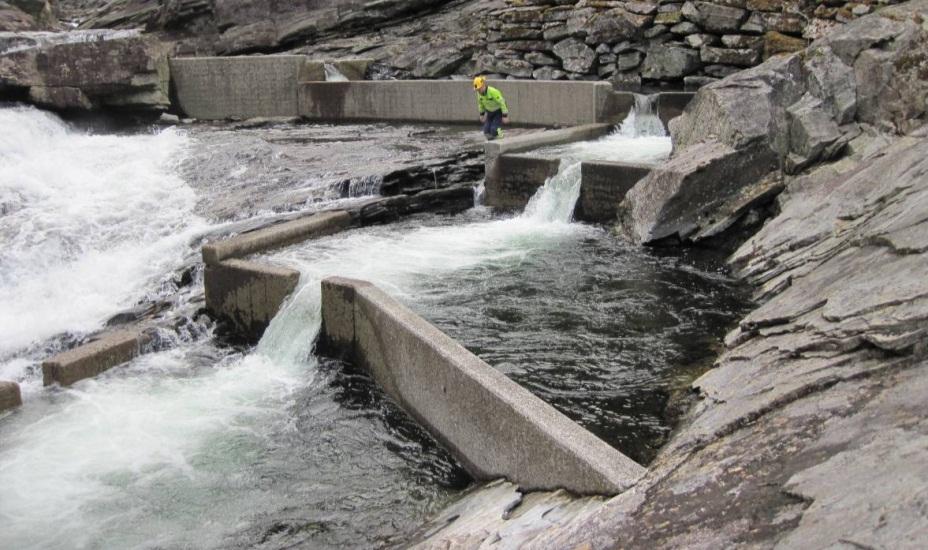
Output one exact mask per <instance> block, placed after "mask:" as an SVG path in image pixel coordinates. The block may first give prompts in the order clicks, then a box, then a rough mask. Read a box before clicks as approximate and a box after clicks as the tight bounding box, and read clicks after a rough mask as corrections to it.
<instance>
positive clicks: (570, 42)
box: [476, 0, 895, 90]
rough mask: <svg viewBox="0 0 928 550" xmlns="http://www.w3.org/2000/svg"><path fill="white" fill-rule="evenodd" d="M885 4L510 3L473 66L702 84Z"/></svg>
mask: <svg viewBox="0 0 928 550" xmlns="http://www.w3.org/2000/svg"><path fill="white" fill-rule="evenodd" d="M890 3H895V2H892V1H880V2H877V1H875V0H874V1H864V2H843V1H837V2H827V3H824V2H810V1H801V0H787V1H770V0H710V1H702V2H698V1H696V2H694V1H684V0H661V1H659V2H658V1H655V0H651V1H648V0H644V1H608V2H594V1H586V0H574V1H571V0H567V1H564V0H531V1H528V2H525V1H521V0H509V1H508V2H507V4H509V6H508V7H506V8H504V9H500V10H494V11H491V12H490V13H489V14H488V17H487V20H486V27H487V29H488V34H487V41H488V44H487V51H486V52H485V53H480V54H477V56H476V60H477V70H478V71H481V72H491V73H494V72H495V73H501V74H505V75H511V76H514V77H518V78H535V79H539V80H546V79H563V78H569V79H585V78H599V79H604V80H605V79H609V80H611V81H612V82H613V83H614V84H615V86H616V87H617V88H620V89H630V90H638V89H640V88H641V86H642V84H643V83H644V84H645V85H647V84H655V85H666V84H671V83H676V85H677V86H679V85H680V83H683V84H685V85H686V86H687V87H690V88H698V87H699V86H701V85H703V84H706V83H708V82H711V81H714V80H716V79H718V78H722V77H725V76H728V75H730V74H733V73H735V72H737V71H740V70H741V69H744V68H746V67H753V66H755V65H757V64H759V63H760V62H761V61H762V60H765V59H768V58H770V57H771V56H774V55H777V54H781V53H788V52H794V51H798V50H801V49H803V48H805V47H806V45H807V44H808V42H809V41H810V40H814V39H816V38H818V37H820V36H822V35H823V34H825V33H826V32H828V31H829V30H830V29H833V28H834V27H836V26H839V25H841V24H842V23H847V22H850V21H852V20H854V19H855V18H856V17H858V16H860V15H865V14H868V13H870V12H871V11H872V10H873V9H874V8H876V7H879V6H881V5H885V4H890Z"/></svg>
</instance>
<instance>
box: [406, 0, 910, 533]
mask: <svg viewBox="0 0 928 550" xmlns="http://www.w3.org/2000/svg"><path fill="white" fill-rule="evenodd" d="M925 21H928V0H917V1H913V2H909V3H907V4H905V5H902V6H897V7H894V8H888V9H886V10H883V11H881V12H879V14H877V15H872V16H869V17H867V18H864V19H861V20H860V21H858V22H855V23H851V24H849V25H848V26H847V27H846V28H844V29H842V30H839V31H838V32H836V33H834V34H831V35H829V36H828V37H826V38H823V39H821V40H819V41H816V42H815V43H813V44H812V45H811V47H810V48H809V49H808V50H806V51H804V52H802V53H800V54H797V55H792V56H789V57H785V58H778V59H771V60H769V61H768V62H766V63H765V64H763V65H761V66H760V67H757V68H756V69H752V70H749V71H745V72H743V73H740V74H738V75H734V76H732V77H729V78H727V79H725V80H723V81H721V82H719V83H717V84H712V85H710V86H707V87H705V88H703V89H702V90H701V91H700V92H699V93H698V94H697V96H696V98H695V101H694V103H693V104H691V106H690V107H689V108H688V110H687V112H686V114H685V115H684V117H683V118H682V119H681V120H679V122H678V123H677V124H675V125H674V130H675V131H674V135H673V137H674V141H675V146H676V147H677V150H676V153H675V156H674V158H673V159H671V160H670V161H669V162H668V163H667V166H665V168H664V174H663V175H661V174H655V173H652V175H651V176H649V177H648V178H645V179H644V180H643V181H642V182H640V183H639V184H638V186H637V187H636V188H635V189H634V190H633V192H632V195H631V196H630V197H629V199H628V200H627V201H626V203H627V204H626V206H627V207H628V208H627V210H626V214H625V219H624V222H625V225H626V226H627V227H628V228H630V233H631V235H633V236H634V237H636V238H637V239H638V240H640V241H653V240H655V239H661V238H662V237H663V235H665V234H671V233H672V234H675V235H676V236H677V237H683V238H686V239H694V238H699V237H700V236H701V235H705V233H706V232H707V231H708V230H709V229H711V228H717V229H718V228H721V227H722V226H724V225H726V224H725V223H722V221H721V218H717V219H715V220H714V221H713V222H711V223H709V222H708V221H704V220H710V219H711V216H708V217H707V216H705V211H706V209H707V208H716V209H717V210H718V211H722V210H726V208H727V210H726V211H728V212H734V211H742V215H743V212H744V211H745V210H749V209H745V208H744V207H743V205H744V204H745V203H744V198H745V197H746V196H751V195H752V193H751V192H748V191H742V192H740V193H739V192H734V191H732V189H731V185H734V184H735V183H744V187H743V189H757V190H761V188H760V187H756V186H761V187H763V186H767V183H765V182H767V181H769V180H770V178H771V177H775V178H776V181H778V182H779V183H778V184H777V185H778V186H779V187H780V188H781V189H783V191H782V193H781V194H780V195H779V198H778V200H777V205H776V211H777V215H776V216H774V217H773V218H772V219H770V220H768V221H767V223H766V224H765V225H764V226H763V228H762V229H760V230H759V231H758V232H757V233H756V234H755V235H754V236H753V237H752V238H750V239H749V240H747V241H746V242H745V243H744V244H743V245H741V246H740V247H739V248H738V249H737V251H736V252H734V254H733V255H732V256H731V258H730V262H731V265H732V267H733V269H734V270H735V272H736V274H738V275H739V276H741V277H743V278H744V279H745V280H747V281H749V282H751V283H753V284H754V285H755V287H756V289H757V298H758V300H759V302H760V303H761V305H760V306H759V307H758V308H757V309H755V310H754V311H753V312H751V313H750V314H749V315H747V316H746V317H745V318H744V319H743V320H742V321H741V322H740V323H739V326H738V327H737V328H736V329H735V330H733V331H732V332H731V333H730V334H729V335H728V336H727V337H726V341H725V343H726V350H725V351H724V352H723V354H722V355H721V356H720V357H719V359H718V360H717V362H716V364H715V366H714V368H713V369H712V370H710V371H709V372H707V373H706V374H705V375H703V376H702V377H701V378H699V379H698V380H696V381H695V382H694V383H693V385H692V393H693V397H694V399H695V405H694V407H693V409H692V410H691V412H690V413H689V415H688V416H687V418H686V419H685V421H684V423H683V425H682V426H681V427H680V428H679V429H678V431H677V433H676V434H675V435H674V437H672V439H671V441H670V442H669V443H668V445H667V446H666V447H665V448H664V449H663V450H662V451H661V453H660V454H659V455H658V457H657V458H656V459H655V461H654V462H652V464H651V465H650V468H649V470H648V473H647V474H646V476H645V477H644V478H643V479H642V480H641V481H640V482H639V483H638V484H637V485H636V486H635V487H634V488H633V489H632V490H630V491H627V492H626V493H623V494H622V495H619V496H617V497H615V498H614V499H611V500H609V501H608V502H606V503H605V504H604V505H603V506H598V507H596V506H593V507H591V506H590V504H589V503H587V502H584V501H578V503H577V506H578V507H582V508H583V511H582V512H579V513H576V514H567V516H568V517H569V519H567V520H565V522H563V523H560V524H559V525H556V526H551V525H543V524H542V528H540V529H534V530H533V529H526V528H525V526H524V525H523V523H524V522H516V523H515V524H513V525H512V526H510V525H509V524H508V523H507V521H506V520H505V519H504V518H495V517H493V518H484V519H483V520H482V522H483V523H482V527H481V530H480V531H474V530H472V531H470V533H471V534H464V533H462V532H461V531H460V530H456V529H455V526H454V522H451V523H450V524H449V525H448V526H446V527H445V528H444V529H443V530H441V531H439V533H438V534H434V535H432V536H431V537H427V538H426V540H425V541H424V542H423V544H422V547H426V548H436V547H444V546H443V545H444V544H446V543H449V542H453V543H454V544H455V545H457V546H456V547H461V548H476V547H478V546H479V545H480V544H483V543H484V542H485V541H488V540H494V541H496V542H497V543H498V544H500V545H511V546H518V547H521V548H568V547H569V548H576V547H580V548H593V549H599V548H615V547H619V548H694V547H695V548H732V547H752V548H838V547H842V548H843V547H848V548H913V549H914V548H921V547H923V545H924V541H925V535H926V533H928V512H926V509H925V502H926V500H925V499H926V495H928V462H926V461H925V460H924V457H925V456H926V453H928V408H926V407H925V403H924V399H925V395H928V359H926V357H928V346H926V342H928V338H926V337H928V278H926V277H925V273H926V272H928V120H926V118H928V117H926V104H925V100H926V94H928V79H926V78H925V76H926V71H928V50H926V47H928V26H926V24H925ZM697 128H701V129H702V133H698V132H696V129H697ZM707 130H708V131H707ZM707 151H708V152H718V154H716V155H709V154H707V153H706V152H707ZM696 153H698V155H697V154H696ZM748 154H753V155H755V158H760V159H765V158H768V159H769V158H772V161H771V163H770V165H769V167H770V168H771V170H770V172H768V173H761V172H762V171H760V172H758V173H756V174H755V175H753V176H751V177H748V176H744V177H742V178H741V179H738V178H735V177H734V176H736V175H740V174H741V172H742V171H743V170H744V168H745V165H744V164H741V163H740V162H741V161H740V160H739V159H738V156H739V155H748ZM699 162H701V163H702V164H698V163H699ZM697 164H698V165H697ZM747 166H748V167H750V164H749V165H747ZM656 172H657V171H656ZM742 180H743V181H742ZM733 181H734V183H731V185H729V186H725V185H719V182H733ZM700 184H702V185H700ZM687 187H696V189H690V190H689V191H685V192H686V193H687V194H685V195H684V194H683V193H684V190H685V189H686V188H687ZM649 188H650V191H649ZM668 190H672V192H668ZM764 192H767V193H769V192H770V191H769V190H767V191H764ZM648 201H656V204H657V206H654V207H651V208H644V206H646V205H647V204H648ZM726 205H727V206H726ZM654 213H660V214H664V215H666V216H665V217H664V218H660V217H654V216H653V214H654ZM671 214H672V215H671ZM730 218H731V219H732V220H736V217H735V216H730ZM655 220H657V223H654V222H655ZM741 223H743V222H742V221H732V222H731V224H732V225H731V226H734V225H738V224H741ZM731 226H730V227H731ZM662 228H664V229H662ZM719 230H721V229H719ZM525 513H527V514H531V513H532V506H531V502H528V506H527V511H526V512H525ZM509 515H515V516H519V515H520V512H519V511H518V508H516V509H515V510H514V511H511V512H509ZM460 521H461V522H462V523H463V524H465V525H466V524H467V522H468V521H469V516H467V515H464V516H462V518H461V520H460ZM536 527H537V524H536Z"/></svg>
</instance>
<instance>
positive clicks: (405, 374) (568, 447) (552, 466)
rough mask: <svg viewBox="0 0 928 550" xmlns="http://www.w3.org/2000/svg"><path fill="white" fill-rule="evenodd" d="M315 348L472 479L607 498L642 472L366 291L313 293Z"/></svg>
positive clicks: (368, 287)
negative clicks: (335, 357)
mask: <svg viewBox="0 0 928 550" xmlns="http://www.w3.org/2000/svg"><path fill="white" fill-rule="evenodd" d="M322 319H323V331H322V335H321V338H322V344H323V347H324V348H325V349H327V350H330V351H334V352H336V353H337V354H339V355H343V356H345V357H347V358H349V359H350V360H352V361H353V362H355V363H356V364H358V365H361V366H363V367H365V368H366V369H367V370H368V371H369V372H370V373H371V375H372V376H373V378H374V379H375V380H376V381H377V383H378V384H379V385H380V386H381V387H382V388H383V389H384V390H385V391H386V392H387V393H388V394H389V395H390V396H391V397H392V398H393V399H395V400H396V401H397V402H398V403H399V404H400V405H401V406H402V407H403V409H405V410H406V411H407V412H408V413H409V414H411V415H412V416H413V417H415V418H416V419H417V420H418V421H419V422H420V423H421V424H422V425H423V426H425V427H426V428H428V429H429V431H430V432H431V433H432V434H433V436H435V437H436V438H437V439H438V440H439V441H441V442H442V443H443V444H444V445H446V446H447V447H448V448H449V449H450V450H451V451H452V452H453V453H454V454H455V455H456V456H457V457H458V459H459V460H460V461H461V462H462V464H463V465H464V466H465V468H467V469H468V471H469V472H470V473H471V474H472V475H474V476H475V477H476V478H478V479H496V478H499V477H505V478H507V479H509V480H511V481H513V482H515V483H518V484H519V486H521V487H522V488H523V489H526V490H546V489H556V488H563V489H567V490H569V491H572V492H574V493H577V494H605V495H613V494H617V493H620V492H622V491H625V490H626V489H628V488H630V487H631V486H632V485H634V484H635V482H636V481H637V480H638V479H639V478H640V477H641V476H642V475H643V474H644V472H645V469H644V468H642V467H641V466H640V465H638V464H636V463H635V462H633V461H632V460H631V459H629V458H628V457H626V456H625V455H623V454H622V453H620V452H619V451H617V450H615V449H613V448H612V447H610V446H609V445H607V444H606V443H604V442H603V441H602V440H600V439H598V438H597V437H596V436H594V435H593V434H591V433H590V432H588V431H586V430H585V429H583V428H582V427H580V426H579V425H578V424H576V423H575V422H573V421H571V420H570V419H568V418H567V417H566V416H564V415H563V414H561V413H559V412H558V411H556V410H555V409H554V408H553V407H551V406H550V405H548V404H547V403H545V402H544V401H542V400H541V399H539V398H538V397H535V396H534V395H532V394H531V393H530V392H529V391H528V390H526V389H524V388H522V387H521V386H519V385H518V384H516V383H515V382H513V381H512V380H510V379H509V378H507V377H506V376H504V375H503V374H502V373H500V372H499V371H497V370H496V369H494V368H492V367H490V366H489V365H487V364H486V363H485V362H483V361H482V360H480V359H479V358H478V357H477V356H475V355H474V354H472V353H470V352H469V351H467V350H466V349H465V348H464V347H463V346H461V345H460V344H458V343H457V342H456V341H454V340H453V339H452V338H450V337H449V336H447V335H446V334H444V333H442V332H441V331H439V330H438V329H437V328H435V327H434V326H433V325H431V324H430V323H428V322H427V321H425V320H424V319H422V318H421V317H419V316H418V315H416V314H414V313H413V312H412V311H410V310H409V309H408V308H406V307H405V306H403V305H402V304H400V303H399V302H397V301H396V300H394V299H393V298H391V297H390V296H389V295H387V294H386V293H384V292H383V291H382V290H380V289H379V288H377V287H375V286H374V285H372V284H370V283H368V282H365V281H358V280H354V279H346V278H341V277H333V278H329V279H326V280H324V281H323V283H322Z"/></svg>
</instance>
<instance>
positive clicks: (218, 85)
mask: <svg viewBox="0 0 928 550" xmlns="http://www.w3.org/2000/svg"><path fill="white" fill-rule="evenodd" d="M317 65H318V66H317V67H315V69H316V72H317V73H318V72H319V71H321V70H322V63H321V62H318V63H317ZM170 67H171V82H172V88H173V95H174V98H176V105H177V106H179V107H180V109H181V110H182V111H183V112H184V113H186V114H187V116H191V117H195V118H199V119H202V120H221V119H227V118H254V117H293V116H298V115H299V109H298V105H297V84H298V83H299V81H300V80H302V79H304V78H309V77H311V74H312V69H313V65H307V59H306V57H305V56H302V55H260V56H237V57H191V58H174V59H171V60H170ZM304 71H307V72H306V73H305V74H304ZM321 74H322V75H323V76H322V78H325V73H324V72H322V73H321Z"/></svg>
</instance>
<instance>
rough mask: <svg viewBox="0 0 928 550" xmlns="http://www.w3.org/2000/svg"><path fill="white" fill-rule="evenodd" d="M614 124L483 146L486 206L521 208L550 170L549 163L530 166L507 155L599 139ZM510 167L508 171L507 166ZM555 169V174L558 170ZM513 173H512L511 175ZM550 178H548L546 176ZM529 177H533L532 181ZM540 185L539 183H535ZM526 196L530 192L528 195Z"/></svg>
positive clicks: (524, 137) (550, 131) (586, 126)
mask: <svg viewBox="0 0 928 550" xmlns="http://www.w3.org/2000/svg"><path fill="white" fill-rule="evenodd" d="M613 127H614V125H613V124H585V125H582V126H574V127H572V128H564V129H562V130H549V131H545V132H537V133H533V134H527V135H522V136H516V137H512V138H505V139H500V140H496V141H490V142H487V143H486V145H484V157H485V158H484V163H485V168H484V170H485V179H484V186H485V187H486V191H487V196H486V204H487V206H493V207H496V208H522V207H524V206H525V204H526V203H527V202H528V199H529V198H531V193H534V190H532V191H531V192H530V193H529V190H530V188H532V185H534V189H537V188H538V187H540V186H541V185H543V184H544V181H545V178H541V179H540V180H538V179H537V178H538V177H539V176H540V175H541V174H543V173H547V171H548V170H550V164H548V163H541V162H539V163H537V164H535V163H530V162H528V161H524V160H519V159H516V160H511V159H510V160H503V159H502V157H503V156H505V155H512V154H514V153H519V152H524V151H530V150H532V149H538V148H541V147H549V146H552V145H561V144H564V143H572V142H575V141H587V140H591V139H597V138H600V137H602V136H604V135H606V134H608V133H609V132H610V131H611V130H612V128H613ZM504 165H508V168H506V167H504ZM556 168H557V167H556V166H555V171H556ZM508 170H512V172H511V173H510V172H508ZM546 177H547V176H546ZM528 178H532V180H531V181H530V180H529V179H528ZM536 183H537V184H536ZM526 193H529V194H528V195H527V196H526Z"/></svg>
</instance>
